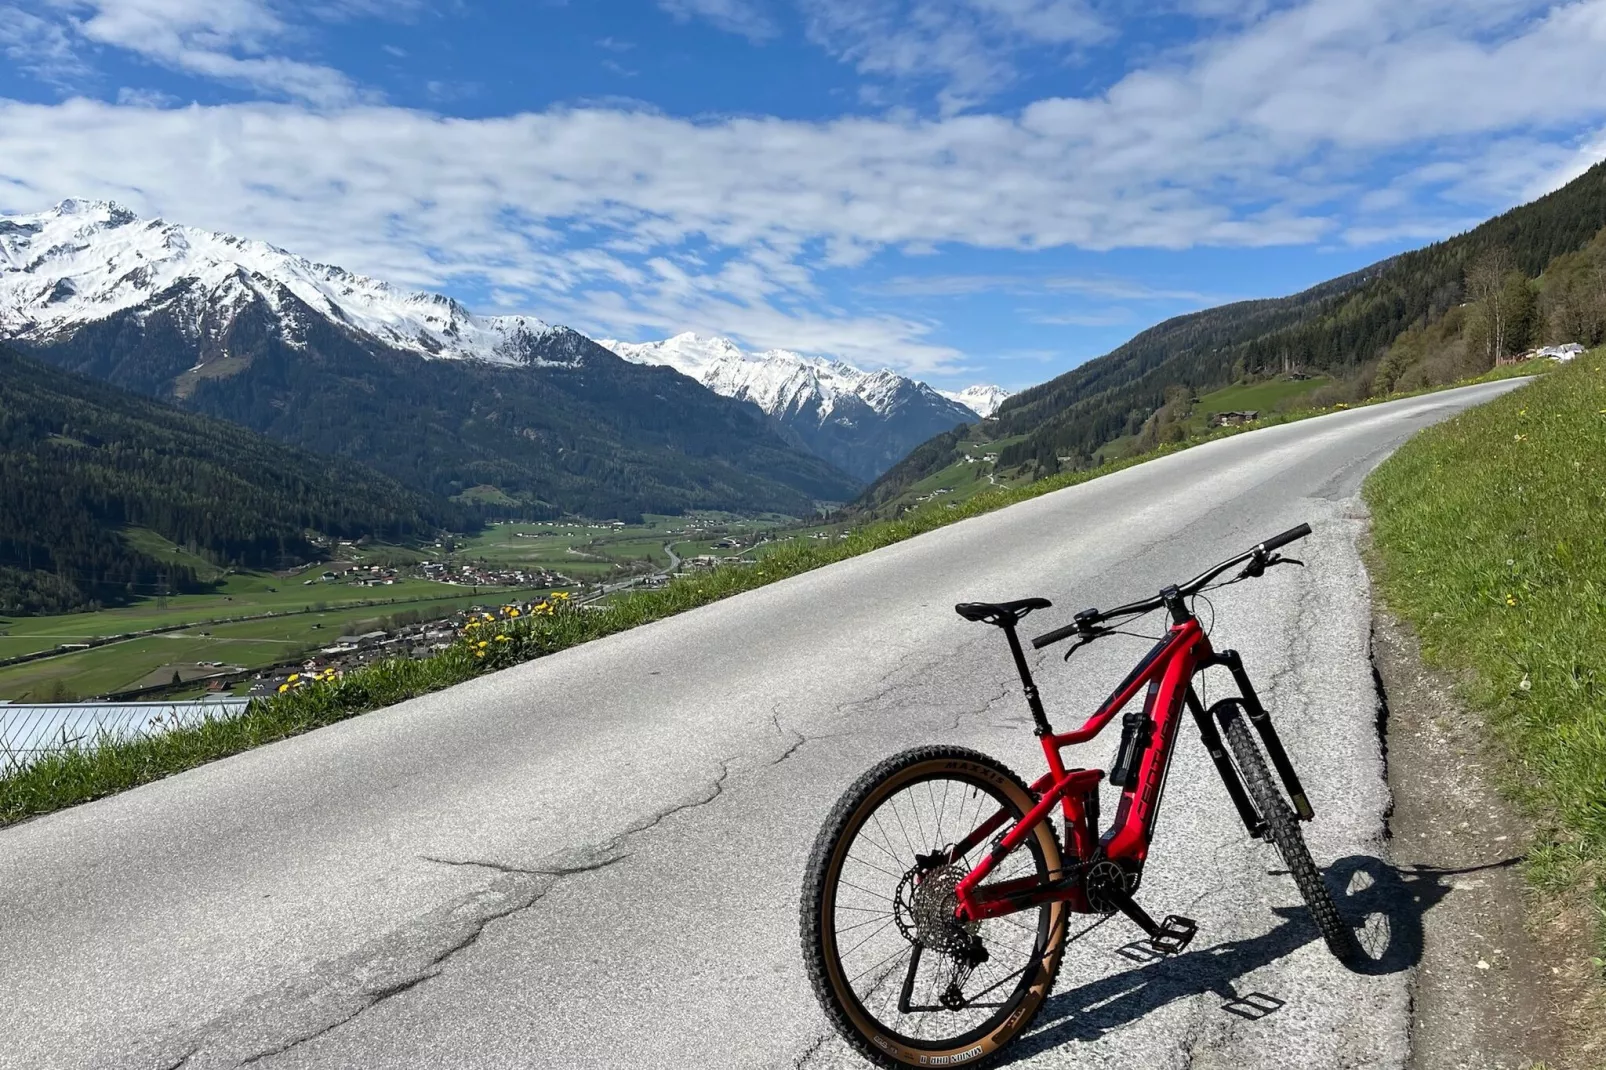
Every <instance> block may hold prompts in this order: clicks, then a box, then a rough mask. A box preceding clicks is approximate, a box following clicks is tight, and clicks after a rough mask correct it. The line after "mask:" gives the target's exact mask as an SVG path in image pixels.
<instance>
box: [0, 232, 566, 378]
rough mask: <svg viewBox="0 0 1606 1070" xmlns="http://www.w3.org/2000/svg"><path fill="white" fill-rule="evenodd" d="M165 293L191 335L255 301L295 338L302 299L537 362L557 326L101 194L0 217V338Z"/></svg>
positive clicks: (214, 329)
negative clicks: (485, 312) (132, 207)
mask: <svg viewBox="0 0 1606 1070" xmlns="http://www.w3.org/2000/svg"><path fill="white" fill-rule="evenodd" d="M292 299H293V300H292ZM169 302H180V303H182V305H184V306H187V313H188V314H187V315H184V316H182V317H181V320H182V321H184V322H187V323H188V324H190V325H191V326H192V327H193V328H194V330H195V331H196V332H202V331H205V332H210V333H213V334H216V333H218V332H226V331H227V329H228V327H229V326H230V324H231V323H232V322H233V319H234V316H235V315H236V314H238V312H239V311H240V310H242V309H244V308H246V307H247V306H250V305H253V304H256V303H257V302H261V303H263V304H265V305H266V306H267V308H268V309H269V310H271V311H272V312H274V313H276V314H277V315H278V316H279V318H280V319H281V321H282V323H283V326H284V331H285V337H286V340H287V341H289V342H290V343H291V344H296V343H297V342H304V339H303V338H302V337H301V335H303V334H304V333H305V330H306V328H307V323H306V317H305V315H304V312H303V309H302V308H301V307H300V306H305V308H306V309H310V310H313V311H315V312H318V313H321V314H322V315H324V316H326V317H328V318H329V319H331V320H333V321H335V322H336V323H339V324H341V325H342V326H344V327H347V328H350V329H351V330H354V331H357V332H360V333H362V334H365V335H368V336H369V337H371V338H373V339H375V340H377V341H379V342H381V343H383V344H384V345H386V346H389V347H391V348H394V349H400V350H403V351H405V352H411V353H416V354H418V355H419V356H422V357H433V358H458V359H462V358H470V359H476V360H483V361H490V362H493V363H500V364H527V363H531V362H532V361H539V360H541V359H542V358H541V357H540V356H539V355H537V352H536V351H537V350H538V348H539V345H538V343H540V342H541V341H542V340H545V339H548V338H550V337H551V336H552V335H553V334H555V333H556V332H558V331H561V330H563V329H564V328H557V327H553V326H551V325H549V324H546V323H543V322H542V321H540V320H538V319H534V318H532V317H527V316H475V315H473V314H471V313H470V312H469V311H468V310H467V309H465V308H464V307H463V306H462V305H460V304H458V303H457V302H456V301H454V300H452V299H451V298H449V297H443V296H441V295H440V294H430V293H415V292H408V291H405V290H398V289H396V288H394V287H392V286H391V285H390V284H389V283H385V282H380V281H379V280H377V279H371V278H368V277H366V276H363V275H356V274H353V273H352V272H349V271H346V270H345V269H343V268H338V267H332V266H330V265H328V264H315V263H313V262H312V261H310V260H306V259H304V258H302V257H299V256H294V255H292V254H290V253H287V252H285V251H284V250H283V249H279V248H276V247H274V246H272V245H269V244H267V243H266V242H260V241H253V240H250V239H248V238H237V237H234V236H232V235H228V234H218V233H216V232H213V231H208V230H199V229H196V228H194V227H186V226H181V225H179V224H176V223H168V222H166V221H164V220H161V219H150V220H143V219H140V218H139V217H137V216H136V215H134V213H133V212H131V211H129V210H128V209H127V208H124V207H122V206H121V205H118V204H115V203H112V202H110V201H85V200H67V201H63V202H61V203H60V204H58V205H57V206H56V207H55V208H53V209H51V210H50V211H48V212H41V213H39V214H37V215H25V216H9V217H4V218H0V337H6V338H13V339H17V340H21V341H28V342H35V343H45V342H48V341H50V340H51V339H53V338H58V337H61V336H62V335H65V334H70V333H72V332H73V331H75V330H77V329H78V328H79V327H81V326H83V325H84V324H86V323H90V322H94V321H97V320H103V319H105V318H107V317H108V316H110V315H112V314H114V313H116V312H120V311H124V310H127V309H134V308H142V309H143V308H149V307H155V306H158V305H162V304H165V303H169Z"/></svg>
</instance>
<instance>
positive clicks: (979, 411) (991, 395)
mask: <svg viewBox="0 0 1606 1070" xmlns="http://www.w3.org/2000/svg"><path fill="white" fill-rule="evenodd" d="M937 393H939V394H941V395H942V396H943V397H945V398H947V399H948V400H949V401H957V402H959V404H961V405H963V406H964V407H965V408H967V409H969V410H970V411H971V412H973V413H975V414H976V415H977V416H980V417H981V418H982V419H984V420H985V419H986V418H987V417H989V416H991V415H992V414H993V413H995V412H997V411H998V406H1000V405H1002V404H1003V403H1004V402H1005V401H1006V400H1007V399H1008V398H1009V397H1010V396H1011V395H1010V392H1009V391H1008V390H1005V389H1004V388H1003V387H1001V386H992V385H989V384H986V383H977V384H976V385H975V386H967V387H965V389H963V390H939V391H937Z"/></svg>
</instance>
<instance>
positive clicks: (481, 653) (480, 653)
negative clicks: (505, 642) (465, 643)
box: [474, 650, 485, 658]
mask: <svg viewBox="0 0 1606 1070" xmlns="http://www.w3.org/2000/svg"><path fill="white" fill-rule="evenodd" d="M474 656H475V657H476V658H483V657H484V656H485V651H483V650H476V651H474Z"/></svg>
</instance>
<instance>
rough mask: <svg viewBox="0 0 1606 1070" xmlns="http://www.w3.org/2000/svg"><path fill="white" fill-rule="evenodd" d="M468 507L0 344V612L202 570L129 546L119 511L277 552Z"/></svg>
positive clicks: (190, 541) (278, 562)
mask: <svg viewBox="0 0 1606 1070" xmlns="http://www.w3.org/2000/svg"><path fill="white" fill-rule="evenodd" d="M464 523H465V521H464V518H463V514H462V511H461V510H459V509H456V508H454V507H452V506H450V505H447V504H446V503H444V502H441V501H439V500H432V499H429V498H426V497H424V496H423V495H419V494H415V493H412V492H410V491H408V490H406V489H405V488H404V487H402V486H400V485H399V484H397V483H395V482H393V481H392V480H390V479H387V478H385V477H384V476H381V475H380V474H379V473H377V472H374V471H373V470H371V469H367V468H363V467H361V466H359V465H354V464H351V463H349V462H343V461H335V460H333V459H331V458H327V457H315V456H313V455H311V454H309V453H306V452H304V451H302V450H298V449H293V448H291V447H287V446H283V445H280V444H278V443H276V442H271V441H269V440H268V439H265V438H263V437H262V436H260V435H256V434H253V433H252V432H250V431H247V430H245V429H243V428H239V427H235V426H234V425H232V424H229V423H225V422H223V421H221V420H212V419H208V418H206V417H201V416H195V415H192V414H190V413H185V412H180V411H179V410H177V409H174V408H171V407H169V406H167V405H163V404H160V403H157V402H154V401H149V400H147V399H145V398H141V397H137V396H134V395H132V394H128V393H125V392H124V391H121V390H118V389H116V388H114V387H111V386H108V385H106V384H104V383H99V382H96V381H94V380H92V379H88V378H85V377H83V376H79V375H73V374H70V373H67V372H64V371H61V370H60V369H57V368H53V367H51V366H49V365H47V364H42V363H40V362H38V361H34V360H29V359H27V358H25V357H22V356H20V355H18V354H16V353H14V352H12V351H10V350H8V349H6V348H5V347H0V613H42V612H65V611H68V610H72V609H80V608H86V607H88V606H89V605H91V604H93V603H97V602H98V603H103V604H104V603H111V602H117V601H121V600H125V599H127V598H128V597H130V596H131V595H133V594H135V593H142V594H148V593H150V592H151V591H152V590H154V589H155V585H156V584H157V583H158V582H159V581H165V582H166V583H167V584H168V585H169V586H171V587H172V588H173V589H174V590H175V591H182V590H199V589H202V588H203V587H204V586H205V585H204V584H201V583H200V582H199V581H198V580H197V578H196V576H195V575H194V573H193V572H192V571H190V570H188V569H184V568H175V567H174V566H172V565H171V564H163V563H161V562H158V561H156V560H153V559H152V558H150V557H149V556H147V555H145V554H143V553H141V552H139V551H138V550H137V549H135V548H134V547H132V546H131V545H130V544H129V543H128V542H126V541H125V540H124V538H123V536H122V535H121V530H122V529H123V528H124V527H125V526H126V527H140V528H148V529H150V530H153V531H155V532H157V533H158V534H160V535H162V536H163V537H164V538H166V539H168V540H170V541H172V542H173V543H176V544H178V545H180V546H187V547H190V548H192V550H193V552H195V553H198V554H200V555H202V556H204V557H206V558H208V559H210V560H211V561H213V562H215V563H217V564H219V565H240V566H246V567H261V568H281V567H285V566H287V565H290V564H294V563H298V562H301V561H307V560H317V558H318V549H317V547H316V546H314V545H313V543H312V542H311V540H310V537H309V532H315V533H318V534H321V535H324V536H327V537H330V538H349V539H355V538H360V537H362V536H365V535H369V536H374V537H377V538H380V539H383V540H387V541H395V540H399V539H405V538H408V537H412V536H422V535H427V534H431V533H433V532H434V531H436V530H438V529H440V528H441V527H447V526H450V527H462V526H463V524H464Z"/></svg>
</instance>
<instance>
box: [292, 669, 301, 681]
mask: <svg viewBox="0 0 1606 1070" xmlns="http://www.w3.org/2000/svg"><path fill="white" fill-rule="evenodd" d="M299 679H301V674H300V673H298V672H293V673H291V674H290V682H291V683H292V684H293V683H295V682H296V681H297V680H299Z"/></svg>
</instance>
